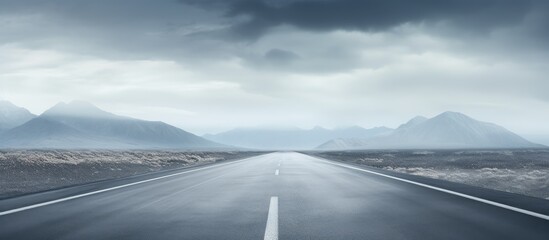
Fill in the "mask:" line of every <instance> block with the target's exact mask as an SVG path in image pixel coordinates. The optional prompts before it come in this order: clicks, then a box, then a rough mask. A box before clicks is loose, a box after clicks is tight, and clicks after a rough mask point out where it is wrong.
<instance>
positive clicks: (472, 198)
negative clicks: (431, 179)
mask: <svg viewBox="0 0 549 240" xmlns="http://www.w3.org/2000/svg"><path fill="white" fill-rule="evenodd" d="M316 159H318V160H321V161H323V162H326V163H328V164H332V165H337V166H341V167H345V168H349V169H354V170H358V171H362V172H367V173H371V174H375V175H378V176H382V177H386V178H391V179H394V180H398V181H401V182H406V183H410V184H414V185H417V186H421V187H425V188H429V189H433V190H436V191H440V192H445V193H448V194H452V195H455V196H459V197H463V198H467V199H470V200H474V201H477V202H481V203H486V204H489V205H492V206H496V207H500V208H504V209H507V210H511V211H515V212H518V213H522V214H526V215H530V216H532V217H537V218H541V219H544V220H549V216H548V215H544V214H541V213H537V212H532V211H529V210H526V209H522V208H517V207H513V206H509V205H506V204H503V203H498V202H494V201H490V200H486V199H483V198H479V197H475V196H471V195H467V194H464V193H459V192H454V191H452V190H448V189H444V188H439V187H435V186H431V185H427V184H424V183H419V182H414V181H411V180H407V179H403V178H399V177H394V176H391V175H387V174H383V173H378V172H374V171H370V170H366V169H362V168H358V167H353V166H350V165H346V164H340V163H334V162H330V161H328V160H324V159H320V158H316Z"/></svg>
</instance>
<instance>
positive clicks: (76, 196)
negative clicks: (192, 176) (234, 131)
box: [0, 158, 250, 216]
mask: <svg viewBox="0 0 549 240" xmlns="http://www.w3.org/2000/svg"><path fill="white" fill-rule="evenodd" d="M249 159H250V158H246V159H242V160H237V161H233V162H229V163H222V164H215V165H213V166H205V167H201V168H198V169H192V170H188V171H184V172H178V173H174V174H169V175H164V176H161V177H156V178H151V179H146V180H142V181H138V182H133V183H128V184H124V185H120V186H116V187H111V188H105V189H101V190H97V191H93V192H88V193H83V194H78V195H74V196H70V197H65V198H60V199H56V200H51V201H47V202H43V203H37V204H33V205H29V206H25V207H20V208H15V209H11V210H7V211H3V212H0V216H4V215H8V214H12V213H17V212H22V211H26V210H30V209H33V208H39V207H44V206H48V205H52V204H56V203H60V202H65V201H69V200H73V199H77V198H82V197H86V196H90V195H95V194H98V193H103V192H108V191H112V190H116V189H120V188H125V187H130V186H133V185H137V184H142V183H147V182H152V181H156V180H160V179H164V178H169V177H173V176H178V175H182V174H186V173H191V172H197V171H202V170H206V169H210V168H215V167H221V166H226V165H230V164H235V163H238V162H242V161H246V160H249Z"/></svg>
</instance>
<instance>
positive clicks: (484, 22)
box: [192, 0, 546, 38]
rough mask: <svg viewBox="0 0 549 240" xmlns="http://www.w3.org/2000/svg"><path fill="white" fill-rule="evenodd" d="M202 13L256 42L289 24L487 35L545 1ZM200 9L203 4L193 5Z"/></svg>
mask: <svg viewBox="0 0 549 240" xmlns="http://www.w3.org/2000/svg"><path fill="white" fill-rule="evenodd" d="M212 2H215V1H205V3H206V5H203V6H204V7H206V8H219V9H226V14H227V16H228V17H244V18H246V19H247V20H244V21H242V22H241V23H239V24H236V25H235V26H233V31H234V32H235V33H237V34H238V35H239V36H241V37H244V38H257V37H259V36H261V35H263V34H265V33H266V32H267V31H268V30H269V29H270V28H272V27H275V26H279V25H283V24H288V25H293V26H296V27H299V28H302V29H307V30H313V31H329V30H339V29H344V30H360V31H382V30H386V29H388V28H392V27H395V26H398V25H401V24H404V23H437V22H446V23H448V24H451V25H454V26H459V27H461V28H463V29H467V30H468V31H487V30H490V29H492V28H496V27H501V26H508V25H513V24H517V23H519V22H520V21H521V20H522V19H523V18H524V17H525V15H526V14H528V13H529V12H530V11H531V10H532V9H535V8H536V7H539V5H546V4H544V1H536V0H520V1H519V0H483V1H478V0H443V1H441V0H417V1H409V0H301V1H299V0H297V1H282V2H278V1H258V0H234V1H223V2H225V4H221V3H218V4H213V3H212ZM192 3H194V4H204V3H203V2H202V1H192Z"/></svg>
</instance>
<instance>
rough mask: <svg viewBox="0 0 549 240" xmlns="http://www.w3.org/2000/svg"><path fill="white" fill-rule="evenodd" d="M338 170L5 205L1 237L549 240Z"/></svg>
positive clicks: (453, 203) (151, 185)
mask: <svg viewBox="0 0 549 240" xmlns="http://www.w3.org/2000/svg"><path fill="white" fill-rule="evenodd" d="M336 164H337V163H336ZM336 164H334V163H332V162H328V161H325V160H321V159H317V158H313V157H310V156H307V155H303V154H299V153H293V152H281V153H272V154H267V155H262V156H258V157H253V158H248V159H244V160H241V161H234V162H229V163H222V164H216V165H211V166H207V167H200V168H194V169H189V170H181V171H178V172H170V173H164V174H162V175H155V176H151V177H148V178H142V179H136V180H133V181H126V182H116V181H113V182H112V183H111V185H110V186H105V187H104V188H102V189H98V190H99V192H97V191H98V190H89V189H88V188H86V190H82V191H80V192H79V193H78V194H76V193H75V194H73V195H71V196H67V192H66V191H63V190H58V191H55V192H53V193H49V195H48V198H49V200H48V201H46V200H44V201H42V202H34V203H32V204H31V203H29V204H28V205H24V204H26V203H25V202H27V201H32V199H33V198H35V199H39V198H40V197H44V194H41V195H36V196H33V195H30V196H26V197H24V198H20V199H8V200H3V201H0V239H239V240H242V239H422V240H428V239H544V240H547V239H549V221H548V220H546V219H543V218H540V217H539V216H538V217H536V216H531V215H528V214H525V213H521V212H518V211H515V210H510V209H506V208H502V207H500V206H494V205H493V204H490V203H484V202H480V201H478V200H474V199H469V198H466V197H463V196H457V195H455V194H449V193H447V192H443V191H440V190H435V189H431V188H428V187H425V186H419V185H417V184H413V183H410V182H405V181H401V180H398V179H393V178H389V177H386V176H381V175H377V174H373V173H369V172H364V171H360V170H357V169H353V168H352V167H344V166H340V165H336ZM113 187H114V188H113ZM67 191H68V190H67ZM71 191H74V188H72V190H71ZM56 195H58V196H56ZM55 196H56V197H55ZM67 197H68V198H67ZM52 200H54V202H51V201H52ZM18 204H19V206H17V205H18ZM33 204H38V205H33ZM23 205H24V206H23ZM518 210H519V211H520V209H518ZM543 216H546V215H543V214H542V217H543Z"/></svg>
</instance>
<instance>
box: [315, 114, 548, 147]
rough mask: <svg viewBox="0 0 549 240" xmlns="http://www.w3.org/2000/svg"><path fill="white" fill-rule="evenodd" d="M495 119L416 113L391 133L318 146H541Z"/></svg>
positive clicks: (333, 140) (341, 139)
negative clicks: (431, 115)
mask: <svg viewBox="0 0 549 240" xmlns="http://www.w3.org/2000/svg"><path fill="white" fill-rule="evenodd" d="M539 147H544V146H543V145H539V144H535V143H532V142H529V141H528V140H526V139H524V138H522V137H520V136H518V135H517V134H515V133H512V132H510V131H509V130H507V129H505V128H503V127H501V126H498V125H496V124H493V123H487V122H482V121H478V120H475V119H473V118H471V117H469V116H466V115H464V114H461V113H457V112H444V113H442V114H439V115H437V116H435V117H433V118H430V119H428V118H425V117H422V116H418V117H415V118H413V119H411V120H410V121H408V122H407V123H405V124H402V125H401V126H400V127H398V128H397V129H395V130H394V131H393V132H392V133H390V134H388V135H385V136H380V137H376V138H371V139H361V138H339V139H332V140H330V141H327V142H325V143H323V144H321V145H320V146H318V147H317V149H319V150H342V149H346V150H347V149H457V148H464V149H465V148H539Z"/></svg>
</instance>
